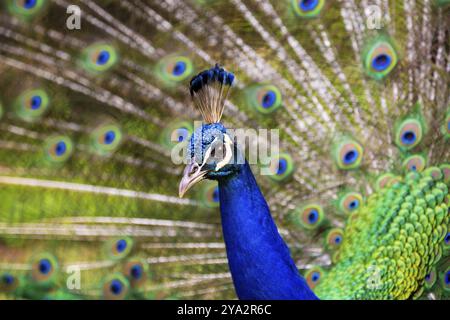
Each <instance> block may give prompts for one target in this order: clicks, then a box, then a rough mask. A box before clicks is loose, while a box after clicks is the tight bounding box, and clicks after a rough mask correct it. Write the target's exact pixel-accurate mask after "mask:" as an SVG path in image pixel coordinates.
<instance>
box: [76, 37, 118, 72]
mask: <svg viewBox="0 0 450 320" xmlns="http://www.w3.org/2000/svg"><path fill="white" fill-rule="evenodd" d="M118 59H119V57H118V53H117V51H116V49H115V48H114V47H113V46H112V45H110V44H107V43H95V44H92V45H90V46H88V47H86V48H85V49H84V50H83V61H82V65H83V67H84V68H85V69H86V70H88V71H91V72H95V73H100V72H104V71H107V70H109V69H111V68H112V67H113V66H114V65H115V64H116V63H117V61H118Z"/></svg>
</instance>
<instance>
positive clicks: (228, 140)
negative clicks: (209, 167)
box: [215, 134, 233, 171]
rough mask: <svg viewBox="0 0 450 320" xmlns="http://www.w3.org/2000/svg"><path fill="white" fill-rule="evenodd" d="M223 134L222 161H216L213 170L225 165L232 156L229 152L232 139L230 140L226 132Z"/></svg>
mask: <svg viewBox="0 0 450 320" xmlns="http://www.w3.org/2000/svg"><path fill="white" fill-rule="evenodd" d="M223 136H224V138H225V158H223V160H222V161H220V162H219V163H217V165H216V168H215V171H219V170H220V169H222V168H223V167H224V166H225V165H227V164H228V162H230V160H231V157H232V156H233V154H232V152H231V148H232V146H233V141H232V140H231V138H230V137H229V136H228V135H227V134H224V135H223Z"/></svg>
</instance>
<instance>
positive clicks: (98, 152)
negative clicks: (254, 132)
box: [0, 0, 450, 299]
mask: <svg viewBox="0 0 450 320" xmlns="http://www.w3.org/2000/svg"><path fill="white" fill-rule="evenodd" d="M411 2H413V4H411ZM411 2H409V1H404V2H403V1H387V0H379V1H353V0H351V1H322V0H316V1H287V0H286V1H256V0H245V1H244V0H231V1H219V0H185V1H176V0H163V1H152V0H130V1H113V0H110V1H108V0H95V1H94V0H70V1H69V0H52V1H50V0H6V1H2V4H1V8H0V10H1V11H0V118H1V119H0V273H1V274H0V276H1V277H2V278H1V279H2V280H1V285H0V289H1V290H0V292H1V293H0V298H2V299H22V298H25V299H58V298H63V299H72V298H73V299H78V298H82V299H84V298H86V299H100V298H107V299H109V298H111V299H124V298H138V299H142V298H147V299H235V298H236V295H235V293H234V288H233V285H232V280H231V276H230V274H229V271H228V265H227V259H226V253H225V247H224V243H223V239H222V232H221V226H220V211H219V197H218V189H217V186H216V184H215V183H214V182H204V183H203V184H202V185H201V186H200V187H197V188H194V190H191V191H190V192H189V193H188V194H187V195H186V196H185V197H184V198H182V199H180V198H178V184H179V180H180V178H181V175H182V170H183V165H179V164H174V163H173V161H172V160H171V151H172V149H173V147H174V146H175V145H177V144H178V143H179V142H183V141H185V140H186V139H188V137H189V136H190V134H191V133H192V131H193V127H194V123H193V121H194V120H201V117H200V114H199V113H198V112H197V111H196V110H195V109H194V108H193V107H192V102H191V98H190V94H189V89H188V86H189V81H190V79H191V78H192V77H193V76H194V75H196V74H197V73H198V72H200V71H202V70H204V69H207V68H211V67H212V66H214V65H215V64H216V63H219V64H220V65H221V66H223V67H224V68H225V69H226V70H228V71H231V72H233V73H234V74H235V76H236V83H235V85H234V88H233V89H232V91H231V94H230V100H229V102H228V103H227V106H226V109H225V112H224V118H223V123H224V124H225V125H226V126H227V127H229V128H253V129H259V128H262V129H279V130H280V131H279V132H280V154H278V155H275V156H273V159H272V158H271V165H270V170H272V172H273V175H269V176H261V175H259V170H258V165H255V166H254V170H253V171H254V172H255V173H256V175H257V180H258V183H259V185H260V186H261V188H262V190H263V193H264V195H265V197H266V199H267V200H268V203H269V206H270V207H271V210H272V214H273V216H274V218H275V220H276V222H277V225H278V227H279V229H280V233H281V234H282V236H283V238H284V239H285V240H286V241H287V243H288V244H289V247H290V250H291V253H292V255H293V257H294V259H295V261H296V263H297V267H298V268H299V270H300V271H301V272H302V273H304V274H305V273H306V272H307V271H308V270H312V269H313V270H319V271H320V270H322V269H321V268H324V269H326V268H328V267H329V266H331V265H332V263H333V261H334V259H335V258H336V256H335V255H336V252H337V251H336V250H338V248H339V246H340V243H341V240H342V238H343V237H344V234H343V228H344V226H345V221H346V219H347V216H348V215H349V214H350V212H351V211H353V210H357V209H358V207H359V206H360V205H362V204H363V203H364V201H365V199H366V197H367V196H368V195H370V194H371V193H372V192H373V191H374V190H375V189H376V188H377V187H378V186H379V184H380V183H383V181H381V180H377V179H378V178H379V177H380V175H382V174H385V173H389V174H390V175H389V176H388V177H392V176H394V175H397V174H403V173H404V172H405V170H406V171H408V170H409V169H410V167H411V164H410V163H409V162H406V164H405V159H406V156H404V154H402V153H401V152H400V151H399V149H398V147H397V146H396V143H395V138H394V135H395V130H396V125H395V123H396V122H395V120H397V119H401V118H402V117H404V115H406V114H407V113H408V112H410V111H411V110H416V109H417V108H418V107H417V102H418V101H420V102H423V103H424V104H426V105H427V106H429V107H427V108H425V115H424V118H425V117H428V118H427V119H430V118H433V119H434V120H433V121H434V122H428V128H429V130H428V132H429V133H430V134H429V135H427V136H426V138H424V143H423V145H425V146H426V147H427V148H423V149H422V148H421V147H418V148H416V149H415V152H414V153H411V154H418V155H420V156H422V157H423V159H425V158H427V160H428V161H429V164H430V165H431V164H440V163H442V162H444V161H445V159H447V160H446V161H448V159H449V153H448V152H449V151H448V149H449V148H448V140H443V138H442V135H444V136H445V134H447V136H448V130H449V129H448V127H447V129H446V128H445V125H444V121H448V120H444V118H445V117H446V112H448V111H447V106H448V100H449V98H448V97H449V95H448V93H449V92H448V86H445V85H442V84H443V83H448V82H446V81H447V80H448V79H447V78H448V71H449V65H450V63H449V59H448V53H449V50H448V35H449V33H448V19H447V20H445V16H446V15H447V14H448V8H445V4H446V1H423V2H422V1H411ZM447 16H448V15H447ZM442 21H446V22H445V23H443V22H442ZM380 35H381V36H382V37H386V38H387V37H391V38H390V39H391V40H389V41H387V43H391V44H392V47H390V49H391V50H392V51H393V52H387V53H386V56H387V59H389V63H392V68H390V67H389V70H388V72H386V74H378V73H376V74H374V73H373V71H372V72H371V71H370V70H367V68H366V66H365V62H364V61H365V59H366V56H367V55H370V54H372V53H371V51H370V50H367V44H366V42H367V41H366V39H375V40H370V41H369V47H370V46H371V45H372V44H373V43H377V41H379V38H377V37H379V36H380ZM383 39H384V38H383ZM392 39H393V40H392ZM445 43H446V44H445ZM437 48H443V49H439V50H444V51H441V53H440V54H438V55H436V54H437V53H436V52H438V51H437ZM369 49H370V48H369ZM422 57H423V61H424V63H423V65H422V67H421V68H420V67H417V68H418V69H414V70H419V71H420V72H419V71H418V72H416V71H414V72H412V73H410V72H409V70H412V68H416V67H415V65H414V64H411V61H412V60H411V59H417V60H421V59H422ZM393 61H395V62H393ZM412 65H413V66H414V67H411V66H412ZM436 70H437V71H436ZM387 73H391V74H390V75H389V78H388V79H387V80H386V81H385V82H383V83H382V84H380V82H379V81H378V80H380V79H381V78H383V79H384V78H385V77H386V76H387ZM446 77H447V78H446ZM446 79H447V80H446ZM418 97H420V99H418ZM428 102H429V103H430V104H427V103H428ZM446 119H448V116H447V118H446ZM445 130H447V131H445ZM344 132H345V134H344ZM437 135H440V136H439V137H440V138H439V140H436V136H437ZM336 137H338V138H339V139H341V140H339V143H342V141H346V142H349V143H352V146H354V148H356V150H357V151H359V154H358V155H357V157H358V159H357V161H356V167H357V168H358V169H359V170H356V171H355V170H347V169H348V168H345V167H344V168H343V167H342V164H339V161H338V160H336V157H335V156H334V154H335V153H336V154H338V153H339V151H340V150H339V147H336V148H338V149H336V148H335V144H334V142H335V138H336ZM432 141H437V142H436V146H435V147H434V153H433V157H428V156H429V154H428V153H427V152H428V150H429V149H428V147H429V146H430V145H432ZM444 141H447V142H444ZM339 143H338V145H339ZM445 146H446V147H445ZM363 150H364V152H363ZM363 153H364V157H363ZM411 154H409V155H411ZM417 159H418V160H417ZM423 159H422V158H415V160H414V161H416V162H413V163H414V164H416V166H417V167H419V169H420V168H422V169H423V167H420V166H421V163H422V162H420V161H422V160H423ZM417 161H419V162H417ZM423 161H425V160H423ZM354 168H355V167H352V168H351V169H354ZM414 170H415V169H414ZM419 171H420V170H419ZM383 177H384V178H386V176H383ZM380 181H381V182H380ZM311 210H313V211H315V212H316V213H317V214H318V216H319V218H318V221H312V222H311V221H308V220H307V219H306V220H305V218H304V217H305V214H308V213H310V212H311ZM331 231H333V232H334V233H332V234H331V236H332V240H331V242H330V237H331V236H330V232H331ZM336 239H339V240H336ZM447 248H448V247H447ZM314 268H318V269H314ZM435 276H436V279H437V280H436V279H435V282H433V283H432V284H431V285H430V290H434V289H435V288H436V287H435V286H441V284H442V278H441V277H442V275H435ZM308 280H309V281H310V282H309V283H310V284H311V285H312V286H314V281H312V280H311V279H308ZM311 281H312V282H311ZM425 295H426V293H425ZM437 297H438V298H439V297H440V296H439V295H438V296H437Z"/></svg>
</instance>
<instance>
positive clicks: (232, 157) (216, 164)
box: [179, 65, 243, 197]
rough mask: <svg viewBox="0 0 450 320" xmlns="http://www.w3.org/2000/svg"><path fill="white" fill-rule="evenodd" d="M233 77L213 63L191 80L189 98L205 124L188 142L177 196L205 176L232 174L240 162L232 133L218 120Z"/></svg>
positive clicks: (213, 176)
mask: <svg viewBox="0 0 450 320" xmlns="http://www.w3.org/2000/svg"><path fill="white" fill-rule="evenodd" d="M233 80H234V75H233V74H232V73H230V72H227V71H225V70H224V69H223V68H220V67H219V65H216V66H215V67H214V68H211V69H209V70H205V71H203V72H200V73H199V74H198V75H197V76H195V77H194V78H192V80H191V82H190V92H191V97H192V99H193V101H194V104H195V105H196V107H197V108H198V110H199V111H200V112H201V114H202V116H203V120H204V122H205V123H204V124H202V125H201V126H200V127H199V128H197V129H196V130H195V131H194V133H193V134H192V136H191V139H190V141H189V144H188V147H187V153H186V155H187V158H188V159H187V166H186V168H185V170H184V173H183V178H182V179H181V182H180V187H179V195H180V197H182V196H183V195H184V194H185V193H186V192H187V191H188V190H189V189H190V188H191V187H192V186H194V185H195V184H197V183H198V182H200V181H202V180H204V179H212V180H218V179H220V178H223V177H226V176H230V175H233V174H234V173H236V172H237V171H238V170H239V168H240V165H241V163H242V162H243V161H242V160H241V157H240V156H239V155H238V154H239V153H238V151H237V148H236V145H235V143H234V139H233V137H232V135H230V134H229V133H227V130H226V129H225V127H224V126H223V125H222V124H221V123H220V118H221V116H222V113H223V109H224V106H225V101H226V99H227V96H228V93H229V89H230V87H231V85H232V84H233Z"/></svg>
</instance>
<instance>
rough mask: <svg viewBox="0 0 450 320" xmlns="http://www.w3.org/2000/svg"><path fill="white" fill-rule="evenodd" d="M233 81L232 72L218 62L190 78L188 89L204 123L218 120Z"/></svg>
mask: <svg viewBox="0 0 450 320" xmlns="http://www.w3.org/2000/svg"><path fill="white" fill-rule="evenodd" d="M233 81H234V74H232V73H231V72H227V71H225V70H224V69H223V68H221V67H220V66H219V65H218V64H216V65H215V67H214V68H211V69H208V70H204V71H202V72H200V73H199V74H198V75H196V76H195V77H193V78H192V80H191V82H190V84H189V91H190V93H191V97H192V100H193V101H194V105H195V107H196V108H197V109H198V110H199V111H200V113H201V114H202V117H203V120H204V121H205V122H206V123H217V122H220V119H221V118H222V114H223V110H224V108H225V101H226V100H227V98H228V94H229V92H230V88H231V85H232V84H233Z"/></svg>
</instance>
